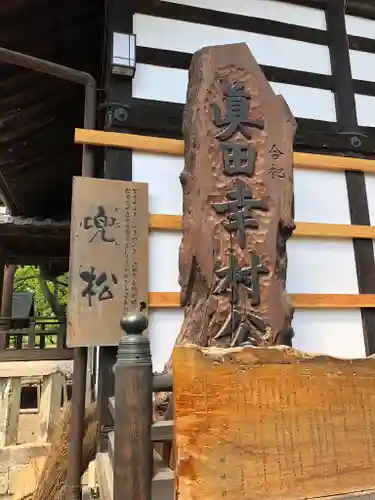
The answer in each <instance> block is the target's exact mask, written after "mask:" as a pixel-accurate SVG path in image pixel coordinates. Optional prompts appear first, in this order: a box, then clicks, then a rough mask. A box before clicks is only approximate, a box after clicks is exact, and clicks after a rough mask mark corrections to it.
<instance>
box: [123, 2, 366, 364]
mask: <svg viewBox="0 0 375 500" xmlns="http://www.w3.org/2000/svg"><path fill="white" fill-rule="evenodd" d="M170 1H172V2H173V3H184V4H186V5H191V6H195V7H197V6H198V7H199V6H204V7H205V8H208V9H212V10H220V11H228V12H232V13H234V14H241V15H245V16H246V15H252V16H255V17H260V18H265V19H276V20H278V21H284V22H293V23H294V24H300V25H304V26H310V27H314V28H316V29H325V21H324V15H323V14H322V12H321V11H318V10H315V9H307V8H303V7H296V6H292V5H288V4H286V3H285V4H283V3H280V2H274V1H272V0H248V1H246V2H244V1H243V0H232V1H231V2H226V1H225V2H224V0H205V1H204V0H170ZM134 26H135V32H136V34H137V43H138V45H139V46H145V47H154V48H160V49H168V50H176V51H182V52H187V53H193V52H194V51H196V50H198V49H199V48H201V47H203V46H205V45H212V44H225V43H233V42H243V41H245V42H247V43H248V44H249V47H250V49H251V50H252V51H253V54H254V55H255V57H256V58H257V60H258V62H259V63H261V64H268V65H274V66H282V67H284V68H291V69H299V70H304V71H312V72H317V73H323V74H330V71H331V69H330V62H329V55H328V49H327V48H326V47H323V46H319V45H314V44H309V43H303V42H296V41H293V40H283V39H280V38H274V37H269V36H265V35H259V34H252V33H245V32H241V31H236V30H228V29H222V28H217V27H211V26H204V25H199V24H192V23H187V22H181V21H173V20H168V19H161V18H156V17H151V16H145V15H138V14H137V15H136V16H135V18H134ZM271 85H272V87H273V88H274V90H275V91H276V92H278V93H281V94H282V95H283V96H284V98H285V99H286V101H287V102H288V104H289V106H290V108H291V109H292V112H293V113H294V115H295V116H297V117H304V118H311V119H318V120H326V121H335V120H336V117H335V107H334V99H333V95H332V93H331V92H329V91H324V90H316V89H308V88H301V87H296V86H294V85H286V84H279V83H271ZM186 88H187V71H185V70H178V69H173V68H161V67H156V66H152V65H146V64H139V65H137V72H136V77H135V79H134V80H133V95H134V96H135V97H139V98H143V99H153V100H160V101H167V102H176V103H184V102H185V99H186ZM182 168H183V158H182V157H181V158H176V157H172V156H167V155H153V154H144V153H138V152H134V153H133V179H134V180H135V181H142V182H148V183H149V198H150V200H149V202H150V211H151V213H155V214H172V215H181V213H182V191H181V186H180V182H179V179H178V176H179V174H180V172H181V170H182ZM294 181H295V211H296V221H299V222H321V223H337V224H350V215H349V206H348V196H347V190H346V183H345V175H344V173H341V172H323V171H312V170H296V171H295V175H294ZM370 182H371V180H370ZM370 188H371V189H373V190H374V191H373V192H374V194H375V181H374V183H373V186H372V185H371V187H370ZM370 188H369V189H370ZM374 219H375V200H374ZM374 223H375V222H374ZM180 239H181V235H180V234H176V233H172V232H164V231H163V232H162V231H158V232H153V233H151V234H150V267H149V268H150V276H149V284H150V291H151V292H163V291H165V292H173V291H179V285H178V250H179V244H180ZM288 253H289V267H288V276H287V286H288V291H289V292H290V293H353V294H355V293H358V286H357V277H356V270H355V262H354V251H353V244H352V242H351V241H350V240H321V239H308V238H297V239H293V240H291V241H290V242H289V243H288ZM182 320H183V312H182V311H181V310H165V309H163V310H162V309H160V310H155V309H154V310H151V311H150V328H149V332H150V339H151V345H152V353H153V363H154V369H155V370H160V369H162V368H163V365H164V363H165V362H166V361H167V359H168V358H169V356H170V354H171V352H172V348H173V344H174V340H175V337H176V336H177V334H178V331H179V329H180V326H181V323H182ZM293 326H294V328H295V333H296V337H295V346H296V347H299V348H301V349H306V350H308V351H313V352H326V353H330V354H333V355H337V356H343V357H351V356H363V355H364V354H365V349H364V341H363V333H362V323H361V317H360V311H359V310H339V311H335V310H297V311H296V314H295V319H294V322H293Z"/></svg>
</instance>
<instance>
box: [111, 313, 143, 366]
mask: <svg viewBox="0 0 375 500" xmlns="http://www.w3.org/2000/svg"><path fill="white" fill-rule="evenodd" d="M120 326H121V328H122V330H123V331H124V336H123V337H121V339H120V342H119V345H118V351H117V364H123V363H125V364H138V363H139V364H141V363H142V364H143V363H147V364H149V363H151V351H150V341H149V339H148V338H147V337H145V336H143V335H142V334H143V332H144V331H145V330H146V329H147V326H148V319H147V317H146V316H145V315H144V314H142V313H140V312H138V311H137V312H131V313H128V314H126V315H125V316H124V317H123V318H122V319H121V321H120Z"/></svg>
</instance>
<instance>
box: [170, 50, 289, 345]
mask: <svg viewBox="0 0 375 500" xmlns="http://www.w3.org/2000/svg"><path fill="white" fill-rule="evenodd" d="M295 128H296V124H295V120H294V118H293V116H292V114H291V112H290V110H289V108H288V106H287V105H286V103H285V101H284V99H283V98H282V97H281V96H277V95H275V93H274V92H273V90H272V88H271V86H270V85H269V83H268V81H267V79H266V77H265V76H264V74H263V73H262V70H261V69H260V67H259V65H258V64H257V62H256V60H255V59H254V57H253V56H252V54H251V52H250V50H249V48H248V47H247V45H246V44H234V45H223V46H214V47H207V48H204V49H202V50H201V51H199V52H197V53H196V54H195V55H194V57H193V60H192V63H191V66H190V71H189V87H188V99H187V104H186V108H185V114H184V136H185V167H184V170H183V172H182V174H181V177H180V179H181V184H182V187H183V193H184V204H183V206H184V210H183V222H182V226H183V240H182V244H181V247H180V284H181V288H182V301H183V305H184V307H185V320H184V323H183V326H182V330H181V332H180V336H179V338H178V339H177V344H179V343H183V342H186V341H189V342H193V343H195V344H198V345H203V346H207V345H217V346H239V345H243V344H250V345H272V344H275V343H276V344H279V343H284V342H287V343H289V342H290V339H291V336H292V329H291V320H292V317H293V309H292V307H291V304H290V303H289V300H288V297H287V294H286V291H285V279H286V266H287V256H286V241H287V239H288V238H289V237H290V236H291V234H292V231H293V229H294V221H293V158H292V156H293V155H292V153H293V150H292V148H293V136H294V132H295Z"/></svg>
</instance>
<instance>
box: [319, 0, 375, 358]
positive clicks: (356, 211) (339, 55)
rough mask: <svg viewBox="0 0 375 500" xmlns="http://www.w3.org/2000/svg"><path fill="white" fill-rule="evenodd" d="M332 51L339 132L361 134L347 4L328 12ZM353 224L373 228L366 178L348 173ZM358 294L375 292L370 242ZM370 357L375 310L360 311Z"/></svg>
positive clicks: (359, 256)
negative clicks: (347, 21)
mask: <svg viewBox="0 0 375 500" xmlns="http://www.w3.org/2000/svg"><path fill="white" fill-rule="evenodd" d="M326 21H327V29H328V33H329V42H328V45H329V51H330V57H331V66H332V78H333V82H334V94H335V102H336V113H337V121H338V126H339V128H340V131H342V132H345V133H349V135H350V134H351V135H354V134H355V133H356V132H358V131H359V127H358V123H357V115H356V105H355V98H354V85H353V80H352V74H351V67H350V56H349V44H348V37H347V33H346V25H345V0H331V1H330V3H329V5H328V7H327V10H326ZM345 176H346V185H347V190H348V199H349V209H350V218H351V223H352V224H358V225H370V216H369V210H368V201H367V193H366V183H365V175H364V173H363V172H349V171H347V172H345ZM353 246H354V256H355V263H356V269H357V277H358V289H359V293H363V294H366V293H374V292H375V260H374V249H373V243H372V241H371V240H359V239H354V240H353ZM361 316H362V323H363V334H364V339H365V345H366V351H367V354H373V353H374V352H375V310H374V309H361Z"/></svg>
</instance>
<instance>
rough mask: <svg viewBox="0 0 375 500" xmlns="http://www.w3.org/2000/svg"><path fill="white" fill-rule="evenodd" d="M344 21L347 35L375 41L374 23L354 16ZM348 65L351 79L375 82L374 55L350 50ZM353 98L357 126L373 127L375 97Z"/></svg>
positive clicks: (358, 96) (360, 96)
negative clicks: (350, 70) (354, 100)
mask: <svg viewBox="0 0 375 500" xmlns="http://www.w3.org/2000/svg"><path fill="white" fill-rule="evenodd" d="M345 20H346V31H347V33H348V34H349V35H355V36H360V37H364V38H371V39H373V40H375V21H373V20H371V19H363V18H361V17H355V16H346V18H345ZM350 63H351V67H352V76H353V78H355V79H357V80H365V81H369V82H375V54H369V53H368V52H361V51H358V50H351V51H350ZM355 98H356V107H357V118H358V123H359V125H362V126H364V127H375V97H372V96H365V95H356V96H355Z"/></svg>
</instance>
